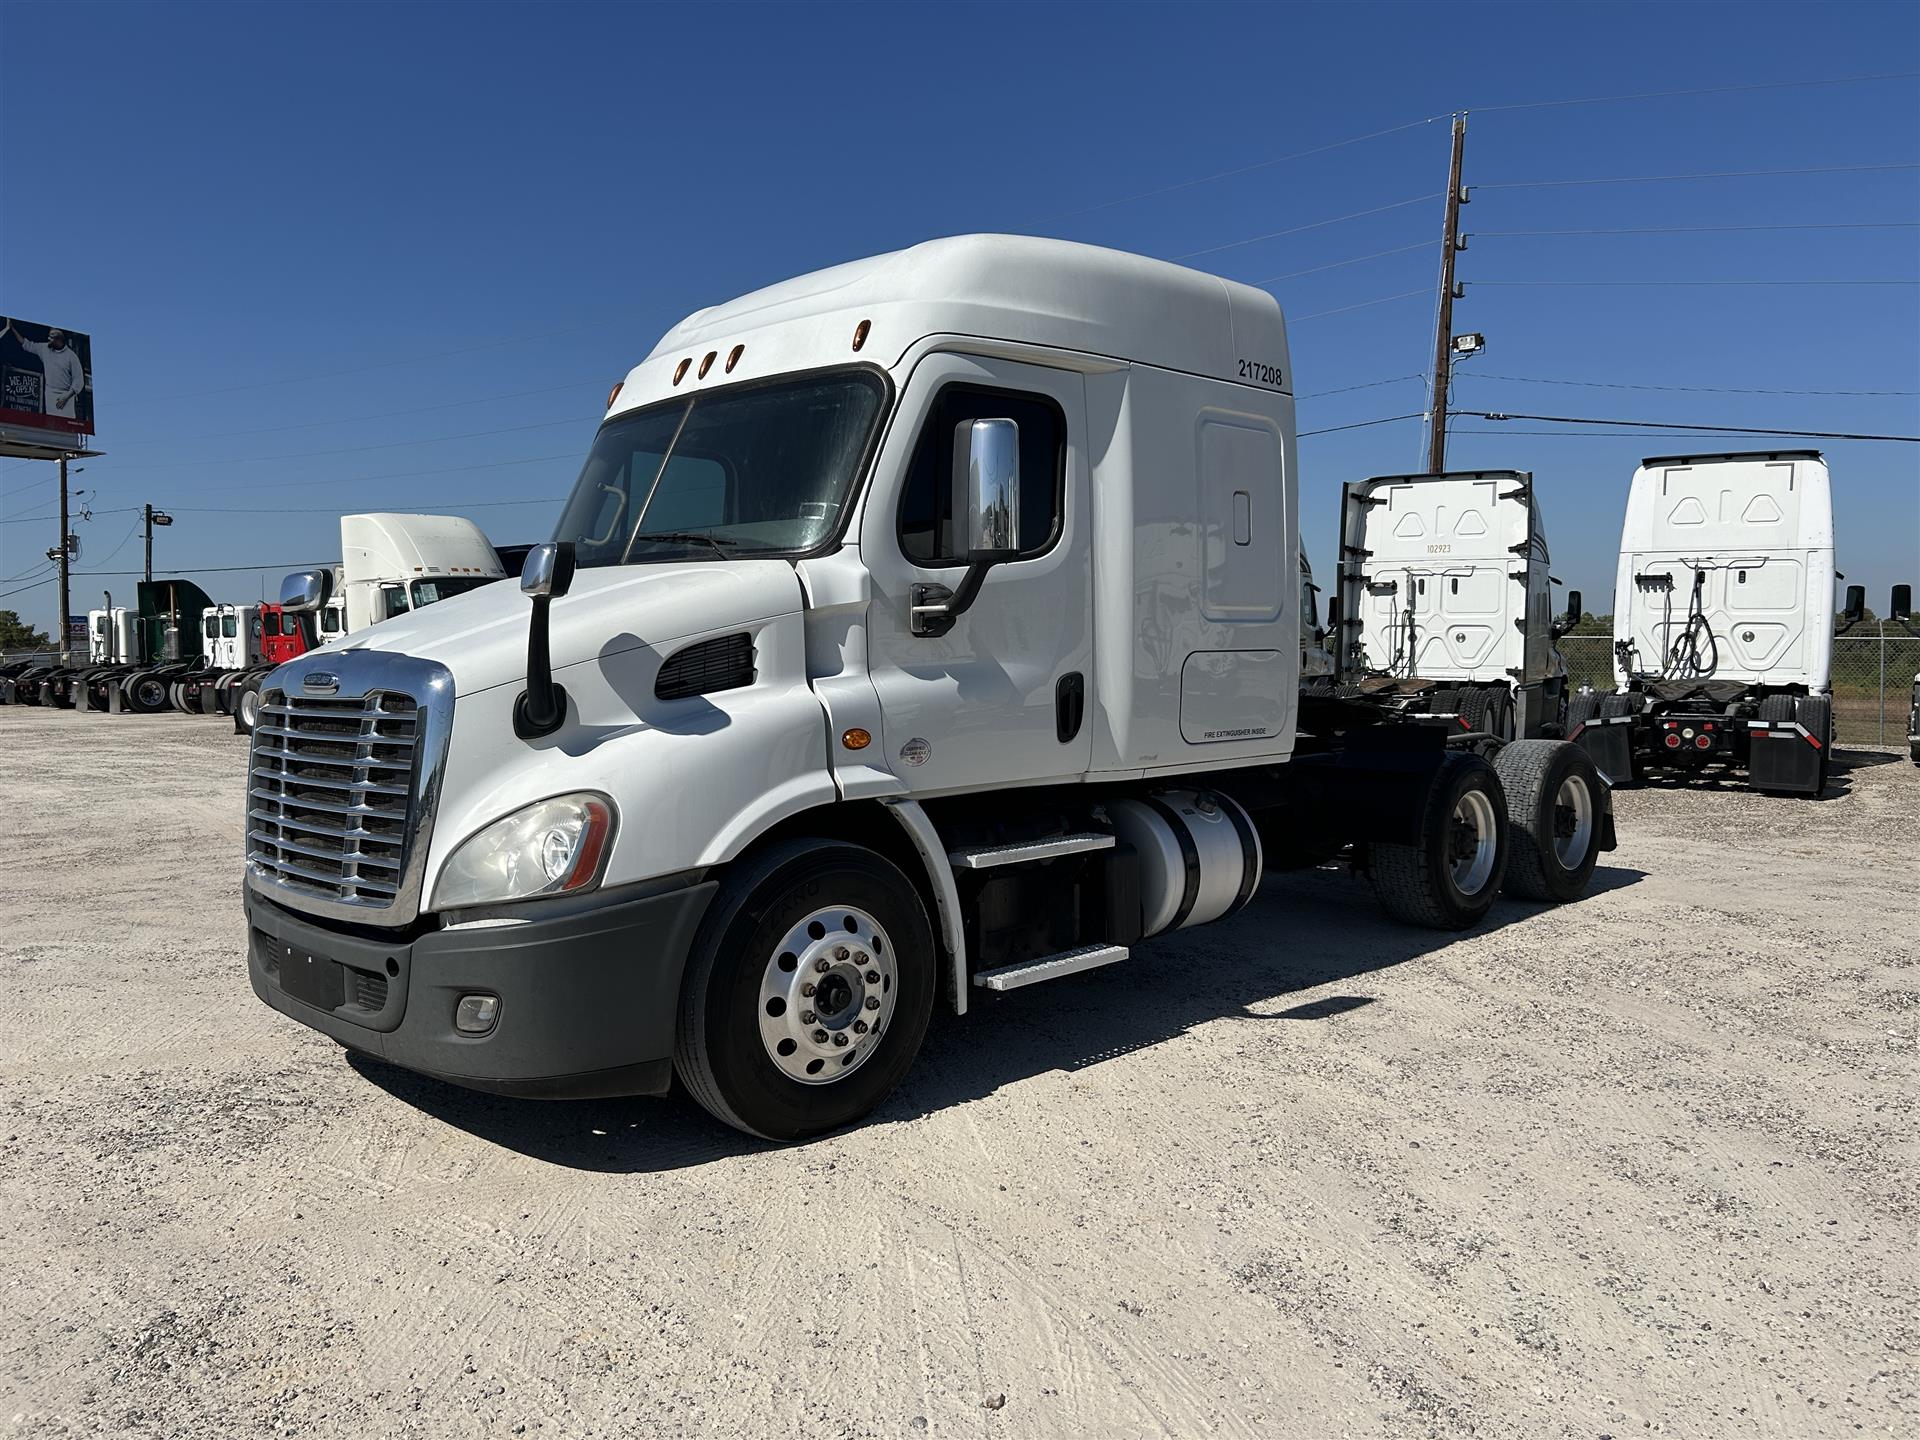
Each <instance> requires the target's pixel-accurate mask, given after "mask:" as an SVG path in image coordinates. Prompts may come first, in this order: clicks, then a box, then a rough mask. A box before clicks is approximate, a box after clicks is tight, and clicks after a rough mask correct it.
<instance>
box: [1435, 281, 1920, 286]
mask: <svg viewBox="0 0 1920 1440" xmlns="http://www.w3.org/2000/svg"><path fill="white" fill-rule="evenodd" d="M1469 283H1470V284H1474V285H1529V286H1551V287H1564V286H1595V285H1602V286H1606V285H1631V286H1647V285H1652V286H1681V287H1691V286H1696V285H1735V286H1761V287H1776V286H1792V285H1920V280H1474V281H1470V282H1469Z"/></svg>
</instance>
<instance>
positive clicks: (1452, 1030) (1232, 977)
mask: <svg viewBox="0 0 1920 1440" xmlns="http://www.w3.org/2000/svg"><path fill="white" fill-rule="evenodd" d="M1845 758H1846V759H1847V760H1850V761H1851V762H1852V763H1851V766H1850V768H1847V769H1844V770H1841V771H1839V772H1837V775H1836V781H1835V784H1834V785H1833V787H1832V788H1831V789H1830V790H1829V792H1828V795H1827V797H1826V798H1825V799H1824V800H1822V801H1818V802H1815V801H1804V800H1803V801H1796V800H1786V799H1767V798H1762V797H1757V796H1752V795H1748V794H1745V793H1742V792H1738V791H1730V792H1726V793H1717V794H1716V793H1701V792H1691V793H1674V792H1660V793H1628V794H1625V795H1622V796H1621V797H1620V799H1619V812H1620V834H1621V847H1620V849H1619V850H1618V851H1617V852H1616V853H1615V854H1613V855H1611V856H1608V857H1606V858H1605V862H1604V866H1603V869H1602V871H1601V872H1600V874H1599V875H1598V877H1597V882H1598V883H1597V892H1598V893H1596V894H1595V895H1594V896H1593V897H1592V898H1590V899H1589V900H1587V901H1586V902H1585V903H1582V904H1579V905H1576V906H1572V907H1569V908H1566V909H1562V910H1557V911H1545V910H1542V909H1540V908H1538V907H1534V906H1526V905H1519V904H1510V903H1503V904H1502V905H1501V906H1500V907H1499V908H1498V909H1497V910H1496V912H1495V915H1494V919H1493V922H1492V923H1491V924H1490V925H1489V926H1488V927H1487V928H1486V929H1484V930H1483V931H1481V932H1480V933H1476V934H1473V935H1470V936H1467V937H1465V938H1461V939H1453V940H1447V939H1444V938H1441V937H1436V936H1432V935H1428V934H1424V933H1419V932H1414V931H1407V930H1402V929H1398V928H1395V927H1393V926H1391V925H1389V924H1388V923H1386V922H1384V921H1383V920H1381V919H1380V918H1379V917H1378V915H1377V914H1376V912H1375V911H1374V909H1373V906H1372V903H1371V900H1370V897H1369V895H1368V894H1367V892H1366V890H1365V889H1364V888H1363V887H1361V886H1360V885H1358V884H1356V883H1355V882H1354V881H1352V880H1351V879H1348V878H1346V877H1343V876H1339V875H1336V874H1335V873H1333V872H1331V871H1329V872H1325V873H1322V874H1318V875H1302V876H1293V877H1287V878H1285V879H1282V880H1277V881H1271V882H1269V884H1268V885H1267V887H1266V890H1265V892H1264V894H1263V896H1262V898H1261V900H1260V901H1259V902H1258V903H1257V904H1255V905H1254V906H1253V907H1251V908H1250V909H1249V910H1248V911H1247V912H1246V914H1245V915H1243V916H1242V917H1241V918H1240V919H1239V920H1237V921H1236V922H1234V923H1232V924H1230V925H1228V926H1224V927H1218V928H1216V929H1213V930H1202V931H1200V932H1198V933H1197V934H1195V935H1194V936H1193V937H1191V938H1187V939H1181V940H1175V941H1171V942H1163V943H1158V944H1155V945H1153V946H1151V947H1149V948H1147V949H1145V950H1143V952H1142V953H1141V954H1139V955H1136V956H1135V958H1134V959H1133V960H1131V961H1129V962H1128V963H1126V964H1125V965H1122V966H1118V967H1115V968H1114V969H1113V970H1110V971H1102V972H1096V973H1094V974H1091V975H1087V976H1081V977H1078V978H1076V979H1074V980H1071V981H1066V982H1062V983H1059V984H1056V985H1052V986H1043V987H1040V988H1038V989H1034V990H1028V991H1025V992H1022V993H1020V994H1018V995H1015V996H1011V997H1008V998H1006V999H1005V1000H1004V1001H1002V1002H1001V1003H999V1004H997V1005H992V1006H987V1007H983V1008H982V1009H980V1010H977V1011H976V1012H975V1013H974V1014H973V1015H971V1016H969V1017H968V1018H967V1019H966V1020H965V1021H959V1022H956V1021H953V1020H951V1019H950V1018H949V1019H946V1020H938V1019H937V1020H936V1025H935V1033H934V1035H933V1037H932V1039H931V1040H930V1042H929V1046H928V1050H927V1052H926V1053H925V1054H924V1055H923V1056H922V1058H921V1062H920V1064H919V1066H918V1068H917V1069H916V1071H915V1073H914V1075H913V1077H912V1079H911V1080H910V1082H909V1084H908V1085H907V1087H906V1088H905V1090H904V1091H903V1092H902V1093H900V1094H899V1095H898V1096H897V1097H896V1098H895V1099H894V1100H893V1101H892V1102H891V1103H890V1104H889V1105H888V1106H887V1107H886V1108H885V1110H884V1111H883V1112H882V1114H881V1115H880V1117H879V1118H878V1119H877V1120H876V1121H875V1122H874V1123H872V1124H870V1125H868V1126H867V1127H865V1128H864V1129H861V1130H859V1131H857V1132H854V1133H852V1134H847V1135H842V1136H839V1137H836V1138H833V1139H829V1140H825V1141H821V1142H819V1143H816V1144H813V1145H809V1146H806V1147H804V1148H800V1149H789V1150H777V1149H768V1148H764V1147H761V1146H757V1145H753V1144H749V1143H747V1142H745V1141H743V1140H742V1139H741V1138H740V1137H738V1136H736V1135H734V1134H733V1133H731V1132H729V1131H726V1130H723V1129H720V1128H718V1127H717V1126H715V1125H714V1124H712V1123H711V1122H709V1121H708V1120H707V1119H706V1118H705V1117H704V1116H702V1115H701V1114H700V1113H699V1112H698V1111H696V1110H695V1109H694V1108H693V1107H692V1106H691V1105H689V1104H687V1103H684V1102H681V1101H665V1102H649V1101H632V1102H593V1103H578V1104H543V1103H537V1102H513V1101H504V1100H497V1099H491V1098H487V1097H484V1096H478V1095H472V1094H468V1093H465V1092H462V1091H458V1090H453V1089H449V1088H445V1087H442V1086H439V1085H436V1084H432V1083H429V1082H426V1081H422V1080H419V1079H416V1078H413V1077H411V1076H409V1075H406V1074H404V1073H401V1072H397V1071H392V1070H389V1069H385V1068H382V1067H379V1066H377V1065H375V1064H372V1063H370V1062H369V1063H361V1064H356V1063H349V1061H348V1060H347V1059H346V1058H345V1056H344V1053H343V1052H342V1051H340V1050H339V1049H337V1048H336V1047H335V1046H334V1045H333V1044H332V1043H331V1042H329V1041H327V1040H325V1039H323V1038H321V1037H320V1036H318V1035H316V1034H314V1033H312V1032H310V1031H307V1030H305V1029H302V1028H300V1027H298V1026H296V1025H294V1024H292V1023H290V1022H288V1021H286V1020H284V1019H282V1018H281V1017H279V1016H277V1015H276V1014H274V1013H273V1012H271V1011H269V1010H267V1009H266V1008H265V1007H264V1006H262V1005H260V1004H259V1003H258V1002H257V1001H255V999H254V998H253V995H252V993H251V992H250V990H249V989H248V987H247V982H246V977H245V972H244V966H243V961H242V928H241V917H240V909H239V904H238V900H237V882H238V876H237V862H236V858H235V857H236V855H237V852H238V848H239V817H240V791H241V785H240V772H241V766H242V763H243V749H242V742H241V741H239V740H237V739H235V738H234V737H233V736H232V735H231V734H229V733H226V732H225V730H224V727H223V726H222V725H221V723H220V722H218V721H213V720H202V719H189V718H187V717H183V716H154V717H118V718H114V717H105V716H98V717H95V716H80V715H73V714H61V713H49V712H38V711H20V710H10V709H9V710H0V796H4V803H5V809H6V813H7V828H6V832H5V836H4V839H0V858H3V859H4V864H5V881H4V887H5V888H4V894H5V896H6V904H5V907H4V908H5V914H6V923H5V925H4V927H3V928H0V1206H3V1208H4V1213H5V1216H6V1223H5V1225H4V1227H0V1316H4V1321H3V1322H0V1433H5V1434H19V1435H33V1436H39V1435H68V1434H112V1435H130V1436H136V1435H154V1436H189V1435H191V1436H227V1435H295V1436H311V1435H351V1436H356V1437H358V1436H372V1435H435V1436H439V1435H488V1436H494V1435H501V1434H510V1435H518V1434H526V1435H535V1436H541V1435H544V1436H557V1435H568V1436H575V1435H597V1436H652V1435H663V1436H677V1435H703V1436H704V1435H716V1436H755V1437H758V1436H775V1435H779V1436H801V1435H804V1436H815V1435H818V1436H868V1435H871V1436H896V1435H898V1436H908V1437H914V1436H919V1435H978V1436H1005V1437H1023V1440H1024V1437H1079V1436H1086V1437H1095V1436H1097V1437H1103V1440H1106V1437H1129V1436H1159V1435H1169V1436H1181V1437H1186V1436H1201V1435H1245V1436H1256V1435H1257V1436H1301V1437H1319V1436H1336V1435H1340V1436H1345V1435H1351V1436H1424V1435H1441V1436H1456V1435H1476V1436H1516V1437H1538V1436H1558V1435H1570V1436H1584V1437H1590V1440H1591V1437H1598V1436H1614V1437H1617V1440H1626V1437H1629V1436H1641V1435H1647V1434H1660V1435H1671V1436H1685V1437H1700V1436H1721V1435H1728V1436H1749V1435H1751V1436H1778V1435H1786V1436H1825V1435H1835V1436H1840V1435H1846V1436H1851V1435H1857V1434H1866V1435H1893V1434H1896V1433H1900V1434H1905V1435H1912V1434H1914V1433H1916V1427H1917V1426H1920V1417H1916V1414H1915V1411H1916V1408H1920V1378H1917V1377H1916V1369H1915V1353H1916V1350H1920V1264H1917V1262H1916V1249H1915V1236H1916V1221H1920V1184H1917V1183H1916V1181H1917V1172H1920V1166H1916V1164H1915V1145H1914V1140H1913V1136H1914V1133H1915V1112H1916V1104H1917V1103H1920V1085H1917V1084H1916V1079H1920V1065H1917V1064H1916V1056H1915V1042H1916V1028H1920V984H1917V983H1916V971H1915V968H1914V967H1915V960H1916V952H1920V902H1917V901H1916V891H1915V883H1914V853H1915V851H1914V846H1915V830H1916V823H1917V822H1920V770H1916V769H1915V768H1914V767H1913V766H1911V765H1909V764H1907V763H1906V761H1905V760H1904V758H1900V759H1898V760H1896V759H1895V757H1893V756H1891V755H1884V754H1882V755H1875V754H1869V753H1866V752H1854V753H1852V754H1850V755H1848V756H1846V757H1845Z"/></svg>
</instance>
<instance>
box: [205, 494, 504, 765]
mask: <svg viewBox="0 0 1920 1440" xmlns="http://www.w3.org/2000/svg"><path fill="white" fill-rule="evenodd" d="M340 555H341V560H340V563H339V564H338V565H337V566H335V567H334V568H333V569H331V570H329V571H324V572H320V573H321V574H322V576H323V579H324V582H325V583H324V588H323V591H322V594H321V597H320V603H319V604H318V605H317V606H313V607H310V608H309V609H307V610H294V611H288V612H287V618H288V619H289V620H292V621H294V622H295V623H294V624H293V625H289V626H287V627H286V633H287V637H288V640H289V647H290V648H291V644H293V643H297V644H298V645H299V646H300V647H301V649H302V650H303V651H304V650H307V649H312V648H314V647H315V646H319V645H325V644H328V643H330V642H331V641H334V640H338V639H340V638H342V637H343V636H346V635H351V634H353V633H355V632H356V631H360V630H364V629H366V628H367V627H368V626H369V625H377V624H379V623H380V622H381V621H383V620H390V619H392V618H393V617H394V616H396V615H407V614H411V613H412V612H413V611H415V610H418V609H420V608H421V607H422V606H426V605H432V604H435V603H437V602H439V601H441V600H446V599H450V598H451V597H452V596H455V595H463V594H465V593H466V592H467V591H469V590H477V589H478V588H479V587H480V586H482V585H491V584H492V583H493V582H494V581H496V580H500V579H504V578H505V576H506V573H507V572H506V570H505V569H504V568H503V567H502V566H501V564H500V557H499V556H498V555H497V554H495V553H494V549H493V546H492V545H490V544H489V543H488V542H487V537H486V536H485V535H484V534H482V533H481V530H480V527H479V526H478V525H475V524H474V523H473V522H472V521H471V520H468V519H465V518H463V517H461V516H458V515H394V514H387V513H375V514H368V515H342V516H341V517H340ZM303 615H304V616H305V617H306V618H305V619H304V620H302V619H300V618H299V617H301V616H303ZM296 626H297V628H296ZM271 669H272V667H271V666H268V667H265V668H262V669H257V670H252V671H249V672H247V673H246V674H244V675H241V676H240V677H238V678H237V679H236V680H234V682H233V686H234V695H235V697H236V699H235V703H234V705H233V706H232V710H233V717H234V729H235V730H236V731H237V732H239V733H241V734H249V733H251V732H252V730H253V728H254V726H255V725H256V724H257V723H258V720H259V711H260V686H261V683H262V682H263V681H264V680H265V679H266V677H267V674H268V673H269V672H270V670H271Z"/></svg>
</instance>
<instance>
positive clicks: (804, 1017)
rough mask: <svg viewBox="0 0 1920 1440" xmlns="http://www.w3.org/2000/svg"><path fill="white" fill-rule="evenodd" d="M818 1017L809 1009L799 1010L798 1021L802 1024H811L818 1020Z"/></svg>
mask: <svg viewBox="0 0 1920 1440" xmlns="http://www.w3.org/2000/svg"><path fill="white" fill-rule="evenodd" d="M819 1018H820V1017H819V1016H818V1015H816V1014H814V1013H813V1011H811V1010H802V1011H801V1012H800V1023H801V1024H802V1025H811V1024H812V1023H813V1022H814V1021H816V1020H818V1019H819Z"/></svg>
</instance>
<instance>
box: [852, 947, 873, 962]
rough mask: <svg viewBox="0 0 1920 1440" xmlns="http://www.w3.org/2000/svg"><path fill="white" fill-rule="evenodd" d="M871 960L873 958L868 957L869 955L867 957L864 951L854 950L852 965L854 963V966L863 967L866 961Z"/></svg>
mask: <svg viewBox="0 0 1920 1440" xmlns="http://www.w3.org/2000/svg"><path fill="white" fill-rule="evenodd" d="M872 958H873V957H872V956H870V955H868V954H867V952H866V951H864V950H856V951H855V952H854V956H853V963H854V964H856V965H864V964H866V963H867V961H868V960H870V959H872Z"/></svg>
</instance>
